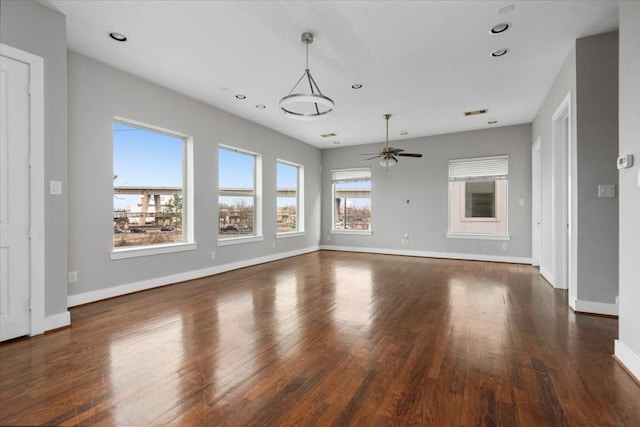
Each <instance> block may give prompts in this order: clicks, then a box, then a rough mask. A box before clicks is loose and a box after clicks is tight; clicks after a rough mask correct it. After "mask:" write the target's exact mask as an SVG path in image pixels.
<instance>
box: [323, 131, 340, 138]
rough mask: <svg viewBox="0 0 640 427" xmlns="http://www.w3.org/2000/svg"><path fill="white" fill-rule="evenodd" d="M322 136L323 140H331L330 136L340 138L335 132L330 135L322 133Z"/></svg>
mask: <svg viewBox="0 0 640 427" xmlns="http://www.w3.org/2000/svg"><path fill="white" fill-rule="evenodd" d="M320 136H321V137H322V138H329V137H330V136H338V135H337V134H335V133H333V132H330V133H322V134H320Z"/></svg>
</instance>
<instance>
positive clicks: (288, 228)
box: [276, 160, 304, 234]
mask: <svg viewBox="0 0 640 427" xmlns="http://www.w3.org/2000/svg"><path fill="white" fill-rule="evenodd" d="M276 168H277V170H276V181H277V184H276V186H277V191H276V193H277V194H276V232H277V233H279V234H281V233H290V232H302V231H304V212H303V206H304V201H303V188H304V185H303V182H304V173H303V171H304V169H303V167H302V166H301V165H297V164H294V163H290V162H287V161H284V160H278V162H277V164H276Z"/></svg>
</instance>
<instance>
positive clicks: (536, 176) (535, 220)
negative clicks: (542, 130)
mask: <svg viewBox="0 0 640 427" xmlns="http://www.w3.org/2000/svg"><path fill="white" fill-rule="evenodd" d="M540 146H541V141H540V138H538V139H537V140H536V142H535V143H534V144H533V147H531V265H533V266H534V267H537V266H539V265H540V258H541V256H542V253H541V252H542V250H541V246H542V181H541V180H542V162H541V153H540Z"/></svg>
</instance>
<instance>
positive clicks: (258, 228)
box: [216, 144, 264, 246]
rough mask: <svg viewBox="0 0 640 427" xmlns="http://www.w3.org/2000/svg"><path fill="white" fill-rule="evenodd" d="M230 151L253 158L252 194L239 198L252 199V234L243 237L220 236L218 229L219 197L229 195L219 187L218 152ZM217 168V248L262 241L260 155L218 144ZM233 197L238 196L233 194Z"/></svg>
mask: <svg viewBox="0 0 640 427" xmlns="http://www.w3.org/2000/svg"><path fill="white" fill-rule="evenodd" d="M221 149H222V150H227V151H232V152H235V153H242V154H246V155H249V156H252V157H253V158H254V163H253V193H252V194H251V195H249V194H248V193H247V194H242V195H240V197H253V233H252V234H243V235H229V236H227V235H221V234H220V227H219V219H220V197H221V196H222V197H228V196H230V194H227V195H225V194H222V190H221V187H220V155H219V153H220V150H221ZM217 153H218V156H217V161H218V165H217V166H218V167H217V168H216V170H217V171H218V189H217V196H218V200H217V202H216V205H217V209H216V214H217V215H216V218H217V224H216V231H217V236H218V237H217V243H216V245H217V246H228V245H237V244H242V243H251V242H259V241H262V240H264V236H263V235H262V155H261V154H260V153H256V152H253V151H250V150H245V149H243V148H238V147H234V146H231V145H227V144H218V151H217ZM233 195H234V196H238V194H233Z"/></svg>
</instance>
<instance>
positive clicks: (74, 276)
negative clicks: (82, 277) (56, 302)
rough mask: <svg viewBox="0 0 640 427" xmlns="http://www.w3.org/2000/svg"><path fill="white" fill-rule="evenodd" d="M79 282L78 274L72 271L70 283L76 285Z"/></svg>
mask: <svg viewBox="0 0 640 427" xmlns="http://www.w3.org/2000/svg"><path fill="white" fill-rule="evenodd" d="M77 281H78V272H77V271H70V272H69V283H76V282H77Z"/></svg>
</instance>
